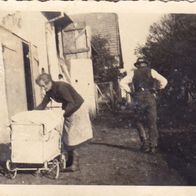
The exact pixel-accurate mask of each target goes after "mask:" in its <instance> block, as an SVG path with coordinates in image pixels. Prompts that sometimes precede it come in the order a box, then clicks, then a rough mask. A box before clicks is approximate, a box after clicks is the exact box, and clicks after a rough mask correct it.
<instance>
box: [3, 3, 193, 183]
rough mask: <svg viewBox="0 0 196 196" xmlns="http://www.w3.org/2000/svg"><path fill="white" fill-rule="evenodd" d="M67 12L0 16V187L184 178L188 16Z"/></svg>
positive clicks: (188, 153)
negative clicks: (7, 185)
mask: <svg viewBox="0 0 196 196" xmlns="http://www.w3.org/2000/svg"><path fill="white" fill-rule="evenodd" d="M68 8H69V9H66V6H64V7H63V8H62V9H61V10H59V9H57V10H55V9H53V10H41V11H39V10H30V11H27V10H26V11H25V10H2V11H1V12H0V85H1V88H0V100H1V103H0V104H1V112H0V125H1V129H0V183H1V184H12V185H15V184H17V185H129V186H132V185H145V186H151V185H160V186H162V185H164V186H176V185H178V186H192V185H196V79H195V73H196V14H194V13H183V12H182V13H172V12H169V13H168V12H166V13H164V12H161V11H160V12H142V11H140V12H132V11H130V12H129V11H126V12H124V11H123V10H121V8H120V7H119V9H115V11H110V10H109V9H108V11H103V10H101V9H97V8H96V6H95V7H94V9H92V10H89V9H86V10H85V9H84V10H82V9H81V7H80V9H78V10H77V9H70V7H68ZM126 10H128V9H126ZM132 10H133V9H132Z"/></svg>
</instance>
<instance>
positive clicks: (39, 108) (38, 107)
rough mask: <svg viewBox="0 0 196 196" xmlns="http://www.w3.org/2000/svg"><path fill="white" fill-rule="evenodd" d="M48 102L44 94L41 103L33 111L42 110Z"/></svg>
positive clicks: (48, 99) (47, 97) (48, 98)
mask: <svg viewBox="0 0 196 196" xmlns="http://www.w3.org/2000/svg"><path fill="white" fill-rule="evenodd" d="M50 101H51V100H50V97H49V96H48V95H47V94H46V95H45V96H44V98H43V100H42V102H41V103H40V104H39V105H38V106H37V107H35V110H44V109H45V108H46V106H47V105H48V103H49V102H50Z"/></svg>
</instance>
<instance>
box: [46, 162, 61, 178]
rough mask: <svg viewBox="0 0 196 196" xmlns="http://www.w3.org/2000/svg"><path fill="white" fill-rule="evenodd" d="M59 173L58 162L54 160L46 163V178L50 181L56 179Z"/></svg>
mask: <svg viewBox="0 0 196 196" xmlns="http://www.w3.org/2000/svg"><path fill="white" fill-rule="evenodd" d="M59 172H60V167H59V161H58V160H57V159H54V160H53V161H52V162H49V163H48V172H47V176H48V177H49V178H52V179H58V177H59Z"/></svg>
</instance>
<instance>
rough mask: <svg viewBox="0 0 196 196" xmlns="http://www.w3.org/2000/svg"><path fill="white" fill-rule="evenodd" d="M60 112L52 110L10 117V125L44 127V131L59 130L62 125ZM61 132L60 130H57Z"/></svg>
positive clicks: (35, 111) (21, 113) (34, 111)
mask: <svg viewBox="0 0 196 196" xmlns="http://www.w3.org/2000/svg"><path fill="white" fill-rule="evenodd" d="M63 120H64V119H63V115H62V112H59V111H58V112H57V111H52V110H33V111H25V112H20V113H17V114H15V115H14V116H12V117H11V124H36V125H44V128H45V131H47V132H49V131H51V130H52V129H54V128H56V129H61V128H62V124H63ZM58 131H60V132H61V131H62V130H58Z"/></svg>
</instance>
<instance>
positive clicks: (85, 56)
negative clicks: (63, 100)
mask: <svg viewBox="0 0 196 196" xmlns="http://www.w3.org/2000/svg"><path fill="white" fill-rule="evenodd" d="M77 26H78V24H75V23H73V21H72V20H71V19H70V18H69V17H68V16H67V15H66V14H65V13H61V12H47V13H45V12H42V13H41V12H1V13H0V85H1V89H0V100H1V114H0V135H1V137H0V142H8V141H9V127H8V125H9V121H10V117H11V116H13V115H14V114H16V113H18V112H21V111H26V110H32V109H33V108H34V107H35V106H36V105H37V104H38V103H39V102H40V101H41V99H42V96H43V95H42V92H41V90H40V88H39V87H38V86H37V85H36V84H35V78H36V77H37V76H38V74H39V73H41V72H47V73H50V74H51V75H52V78H53V79H54V80H58V79H59V74H61V75H62V76H63V77H64V80H66V81H68V82H70V83H72V85H73V86H75V88H77V90H78V91H79V92H80V93H81V94H82V96H83V97H84V98H85V99H86V102H87V105H88V107H89V111H90V112H91V113H94V112H95V98H94V97H95V96H94V80H93V69H92V61H91V58H90V55H91V47H90V37H88V35H87V34H88V33H87V31H89V30H88V28H87V27H86V25H85V26H82V29H81V28H79V29H78V27H77ZM81 31H82V32H81ZM84 32H85V33H84ZM66 40H69V41H70V42H69V43H68V42H67V41H66ZM67 44H68V45H67ZM72 46H73V47H72ZM83 47H84V48H85V51H83V49H84V48H83ZM76 57H77V58H76ZM52 105H55V104H52Z"/></svg>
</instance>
